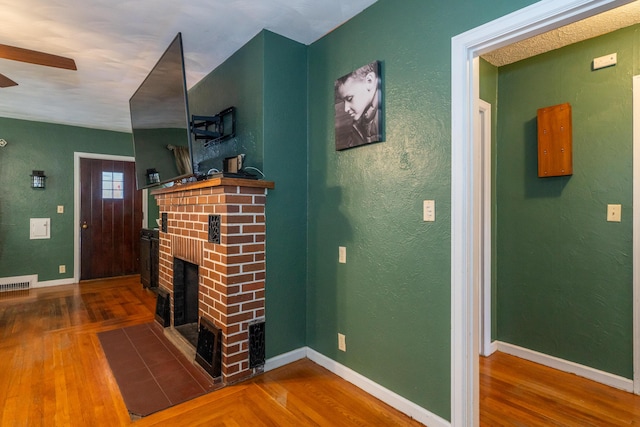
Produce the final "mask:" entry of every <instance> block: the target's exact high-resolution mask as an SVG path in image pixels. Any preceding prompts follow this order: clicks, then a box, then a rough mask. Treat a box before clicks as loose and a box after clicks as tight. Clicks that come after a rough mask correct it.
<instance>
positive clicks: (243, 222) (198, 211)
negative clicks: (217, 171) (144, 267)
mask: <svg viewBox="0 0 640 427" xmlns="http://www.w3.org/2000/svg"><path fill="white" fill-rule="evenodd" d="M268 188H274V185H273V183H272V182H268V181H256V180H241V179H229V178H218V179H213V180H208V181H200V182H197V183H193V184H186V185H180V186H174V187H170V188H164V189H160V190H155V191H154V192H153V193H152V194H153V195H154V196H155V198H156V201H157V203H158V205H159V207H160V213H161V217H162V214H165V213H166V216H167V224H166V226H167V230H166V231H167V232H166V233H164V232H162V230H161V232H160V274H159V286H160V287H161V288H164V289H166V290H167V291H169V292H170V293H171V294H172V295H173V258H174V257H178V258H181V259H184V260H186V261H189V262H192V263H194V264H197V265H198V267H199V268H198V276H199V279H198V280H199V292H198V295H199V296H198V304H199V310H198V311H199V316H203V317H205V318H207V319H208V320H209V321H211V322H212V323H213V324H214V325H216V327H218V328H220V329H221V330H222V335H223V345H222V381H223V383H224V384H231V383H234V382H237V381H241V380H243V379H246V378H249V377H251V376H252V375H253V374H254V372H253V370H252V369H249V325H250V324H251V323H252V322H255V321H260V320H264V316H265V272H266V265H265V237H266V227H265V202H266V192H267V189H268ZM210 215H219V218H220V230H219V237H220V243H219V244H218V243H211V242H209V241H208V239H209V216H210ZM171 305H172V313H173V298H172V304H171ZM171 318H172V319H173V315H172V316H171Z"/></svg>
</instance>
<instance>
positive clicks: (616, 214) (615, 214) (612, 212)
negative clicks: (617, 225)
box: [607, 205, 622, 222]
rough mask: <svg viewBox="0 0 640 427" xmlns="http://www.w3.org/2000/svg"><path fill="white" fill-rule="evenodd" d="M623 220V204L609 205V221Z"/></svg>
mask: <svg viewBox="0 0 640 427" xmlns="http://www.w3.org/2000/svg"><path fill="white" fill-rule="evenodd" d="M621 220H622V205H607V221H609V222H620V221H621Z"/></svg>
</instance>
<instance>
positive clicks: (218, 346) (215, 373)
mask: <svg viewBox="0 0 640 427" xmlns="http://www.w3.org/2000/svg"><path fill="white" fill-rule="evenodd" d="M196 362H198V363H199V364H200V366H202V367H203V368H204V369H205V371H207V372H208V373H209V375H211V377H212V378H218V377H220V376H222V331H221V330H220V329H218V328H216V327H215V325H214V324H213V323H211V322H210V321H208V320H207V319H205V318H204V317H201V318H200V330H199V332H198V345H197V346H196Z"/></svg>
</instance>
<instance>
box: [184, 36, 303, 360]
mask: <svg viewBox="0 0 640 427" xmlns="http://www.w3.org/2000/svg"><path fill="white" fill-rule="evenodd" d="M306 52H307V47H306V46H304V45H302V44H299V43H296V42H294V41H291V40H289V39H286V38H284V37H282V36H279V35H277V34H274V33H271V32H269V31H261V32H260V33H259V34H258V35H256V36H255V37H254V38H253V39H252V40H251V41H249V42H248V43H247V44H246V45H244V46H243V47H242V48H240V49H239V50H238V51H237V52H235V53H234V54H233V55H232V56H231V57H230V58H229V59H227V60H226V61H225V62H224V63H223V64H222V65H220V66H219V67H217V68H216V69H215V70H213V71H212V72H211V73H210V74H209V75H207V76H206V77H205V78H204V79H202V80H201V81H200V82H199V83H198V84H196V85H195V86H194V87H193V88H191V89H190V90H189V108H190V110H191V114H196V115H208V114H216V113H217V112H219V111H221V110H224V109H226V108H228V107H230V106H235V107H236V109H237V119H236V130H237V132H236V137H235V138H233V139H231V140H228V141H225V142H223V143H221V144H220V145H216V146H212V147H210V148H208V149H205V148H204V147H202V146H201V145H200V148H196V155H195V156H196V158H198V159H205V161H204V162H203V164H205V165H206V167H205V168H204V170H205V171H206V170H207V169H208V168H211V167H216V168H218V169H221V168H222V160H223V159H224V157H228V156H233V155H236V154H239V153H246V159H245V164H246V166H251V167H256V168H258V169H260V170H262V171H263V172H264V174H265V175H266V178H265V179H267V180H270V181H274V182H275V185H276V187H275V189H274V190H270V191H269V194H268V196H267V205H266V226H267V241H266V262H267V278H266V319H267V320H266V322H267V323H266V324H267V326H266V330H267V337H266V350H267V357H272V356H276V355H279V354H282V353H286V352H288V351H291V350H294V349H298V348H300V347H303V346H304V345H305V332H306V331H305V301H306V288H305V285H306V246H307V243H306V220H307V214H306V212H307V205H306V195H307V184H306V182H307V173H306V171H307V165H306V163H307V129H306V120H307V110H306V105H307V96H306V82H307V81H306V75H307V72H306V70H307V65H306V63H307V54H306ZM198 144H199V143H198V142H196V143H195V144H194V145H195V146H196V147H198V146H199V145H198ZM250 172H254V171H250Z"/></svg>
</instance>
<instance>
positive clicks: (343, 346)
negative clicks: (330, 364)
mask: <svg viewBox="0 0 640 427" xmlns="http://www.w3.org/2000/svg"><path fill="white" fill-rule="evenodd" d="M338 350H340V351H347V338H346V337H345V336H344V334H340V333H339V334H338Z"/></svg>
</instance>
